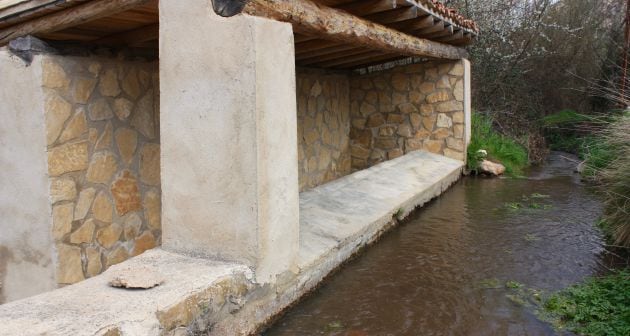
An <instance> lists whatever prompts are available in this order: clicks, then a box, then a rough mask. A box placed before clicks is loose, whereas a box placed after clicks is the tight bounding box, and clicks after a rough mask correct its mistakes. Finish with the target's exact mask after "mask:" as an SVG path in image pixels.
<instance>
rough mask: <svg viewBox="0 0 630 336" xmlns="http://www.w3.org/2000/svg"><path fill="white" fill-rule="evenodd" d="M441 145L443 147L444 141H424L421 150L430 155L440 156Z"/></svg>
mask: <svg viewBox="0 0 630 336" xmlns="http://www.w3.org/2000/svg"><path fill="white" fill-rule="evenodd" d="M442 145H444V140H424V143H423V144H422V149H424V150H426V151H428V152H431V153H435V154H440V153H441V152H442Z"/></svg>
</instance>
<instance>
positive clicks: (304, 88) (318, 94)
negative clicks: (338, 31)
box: [296, 68, 350, 191]
mask: <svg viewBox="0 0 630 336" xmlns="http://www.w3.org/2000/svg"><path fill="white" fill-rule="evenodd" d="M296 95H297V103H298V104H297V107H298V162H299V183H300V191H303V190H306V189H310V188H313V187H315V186H318V185H320V184H322V183H326V182H329V181H331V180H334V179H337V178H339V177H342V176H345V175H347V174H349V173H350V139H349V132H350V111H349V107H350V103H349V79H348V75H347V74H345V73H336V72H330V71H324V70H316V69H305V68H301V69H300V68H298V69H297V92H296Z"/></svg>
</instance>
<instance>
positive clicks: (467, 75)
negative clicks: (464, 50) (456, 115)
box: [462, 59, 472, 148]
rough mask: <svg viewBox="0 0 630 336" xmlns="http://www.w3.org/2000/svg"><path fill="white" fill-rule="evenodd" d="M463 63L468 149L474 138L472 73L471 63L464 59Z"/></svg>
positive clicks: (466, 145) (466, 144)
mask: <svg viewBox="0 0 630 336" xmlns="http://www.w3.org/2000/svg"><path fill="white" fill-rule="evenodd" d="M462 62H464V125H465V126H466V132H465V137H464V139H466V143H465V147H466V148H468V144H470V140H471V137H472V92H471V80H472V72H471V70H470V61H469V60H467V59H463V60H462Z"/></svg>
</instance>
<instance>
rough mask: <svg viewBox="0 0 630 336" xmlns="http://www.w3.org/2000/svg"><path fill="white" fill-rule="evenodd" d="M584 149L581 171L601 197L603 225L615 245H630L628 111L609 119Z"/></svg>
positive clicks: (629, 129)
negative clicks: (607, 123) (590, 179)
mask: <svg viewBox="0 0 630 336" xmlns="http://www.w3.org/2000/svg"><path fill="white" fill-rule="evenodd" d="M587 149H588V150H587V151H585V159H586V165H585V171H584V174H585V175H587V176H589V177H591V178H593V179H594V180H595V181H596V182H597V184H598V187H599V190H600V193H601V195H602V197H603V200H604V207H605V211H604V215H603V217H602V220H603V223H605V225H604V226H603V227H604V228H605V229H606V230H607V231H608V232H607V234H608V235H610V236H611V237H612V238H613V239H614V243H615V244H618V245H623V246H628V247H630V113H626V114H624V115H622V116H620V117H619V118H617V119H616V120H615V121H613V122H611V123H610V125H609V126H608V127H607V128H606V130H605V131H604V132H602V133H601V134H599V135H598V136H597V137H594V138H593V139H592V140H590V145H589V146H588V148H587Z"/></svg>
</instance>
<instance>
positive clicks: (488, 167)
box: [479, 160, 505, 176]
mask: <svg viewBox="0 0 630 336" xmlns="http://www.w3.org/2000/svg"><path fill="white" fill-rule="evenodd" d="M479 172H480V173H482V174H490V175H494V176H499V175H501V174H503V173H505V166H504V165H502V164H500V163H496V162H492V161H489V160H483V161H481V162H480V163H479Z"/></svg>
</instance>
